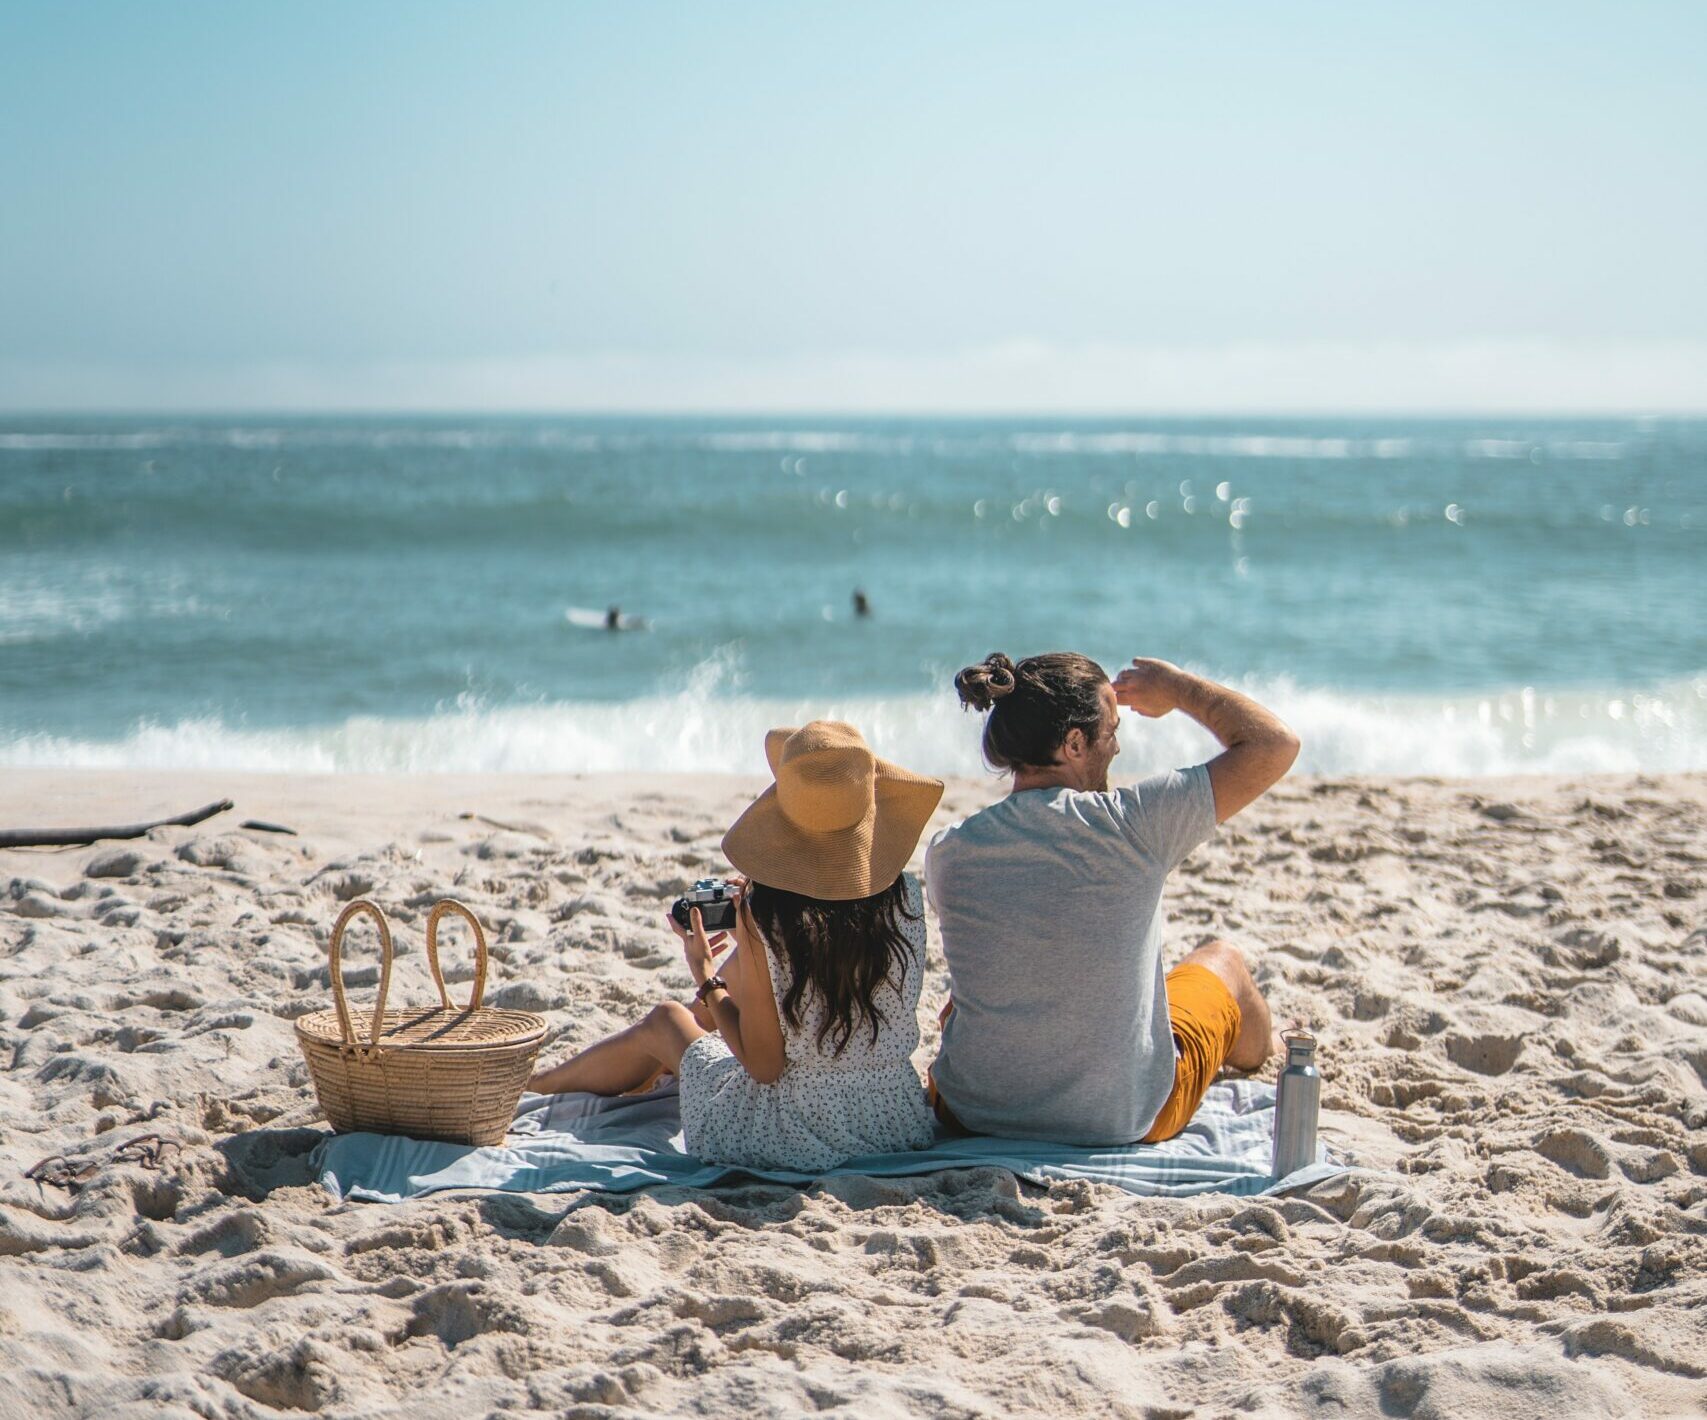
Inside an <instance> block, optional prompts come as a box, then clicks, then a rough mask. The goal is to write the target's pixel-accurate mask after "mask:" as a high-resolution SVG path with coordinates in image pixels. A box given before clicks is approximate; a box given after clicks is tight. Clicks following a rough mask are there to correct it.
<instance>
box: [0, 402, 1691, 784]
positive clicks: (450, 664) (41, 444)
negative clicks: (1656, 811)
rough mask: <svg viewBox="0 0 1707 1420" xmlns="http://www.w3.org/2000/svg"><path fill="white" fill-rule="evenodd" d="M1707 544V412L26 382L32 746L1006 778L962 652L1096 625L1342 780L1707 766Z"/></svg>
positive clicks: (5, 673) (226, 759)
mask: <svg viewBox="0 0 1707 1420" xmlns="http://www.w3.org/2000/svg"><path fill="white" fill-rule="evenodd" d="M1704 535H1707V421H1688V420H1672V419H1644V420H1633V419H1625V420H1560V419H1547V420H1537V419H1503V420H1502V419H1476V420H1445V419H1439V420H1435V419H1417V418H1391V419H1326V418H1321V419H1286V420H1273V419H1237V420H1231V419H1200V420H1158V419H1127V420H1112V419H1110V420H1072V421H1059V420H1049V419H1024V420H1018V419H1016V420H992V419H971V418H968V419H906V420H900V419H897V420H874V419H845V418H821V419H810V418H788V419H756V418H716V419H712V418H688V417H682V418H453V417H434V418H416V417H396V418H384V417H367V418H335V419H334V418H254V419H233V418H209V419H199V418H198V419H158V418H121V417H103V418H82V417H77V418H72V417H63V416H62V417H41V418H31V419H18V418H6V419H0V765H9V766H24V765H32V766H107V767H117V766H124V767H195V768H204V767H229V768H233V769H238V768H241V769H259V770H278V771H317V772H324V771H372V770H386V771H436V770H454V771H485V770H506V771H524V772H525V771H546V770H566V771H581V770H585V771H609V770H647V771H666V772H681V771H714V772H715V771H734V772H755V773H756V772H759V771H761V770H762V769H763V765H764V761H763V756H762V752H761V748H760V743H761V738H762V734H763V731H764V730H765V729H766V728H768V727H770V726H772V725H777V724H798V723H800V722H802V721H804V720H806V719H810V718H813V717H822V716H833V717H839V718H845V719H849V720H852V721H853V722H854V723H855V724H857V725H859V726H860V728H861V729H862V730H864V731H865V733H866V735H867V737H868V738H869V739H870V740H871V741H872V743H873V745H874V746H875V747H876V748H877V749H878V751H879V752H880V753H882V754H886V755H888V756H890V757H892V758H894V759H897V760H899V761H901V762H902V763H904V764H907V765H909V766H910V767H914V768H917V769H921V770H925V771H928V772H936V773H966V774H972V773H978V772H979V760H978V753H977V732H978V722H977V720H976V719H975V718H974V717H972V716H970V715H966V714H963V713H962V712H960V711H959V709H958V706H957V703H956V701H955V698H954V694H953V691H952V688H951V680H952V677H953V674H954V672H955V670H956V669H958V668H959V667H960V666H961V665H963V664H965V663H967V662H968V661H971V660H975V659H978V658H981V657H982V656H983V655H984V654H985V653H987V652H990V651H994V650H1001V651H1006V652H1007V653H1009V654H1010V655H1013V656H1015V657H1016V658H1017V657H1019V656H1021V655H1024V654H1028V653H1032V652H1037V651H1043V650H1051V649H1074V650H1080V651H1084V652H1086V653H1087V654H1089V655H1092V656H1094V657H1096V658H1097V659H1098V660H1100V661H1101V662H1102V663H1103V664H1104V665H1106V666H1108V667H1109V668H1110V669H1111V670H1113V669H1115V668H1117V667H1118V666H1120V665H1121V664H1123V663H1124V662H1125V661H1126V660H1127V659H1128V658H1130V657H1132V656H1139V655H1144V656H1160V657H1164V658H1166V659H1169V660H1173V661H1177V662H1179V663H1180V664H1182V665H1186V666H1189V667H1191V668H1193V669H1195V670H1198V671H1200V672H1202V673H1204V674H1207V675H1210V676H1213V677H1215V678H1216V679H1219V680H1223V681H1226V682H1228V683H1230V684H1232V685H1235V686H1237V687H1240V688H1242V689H1245V690H1247V691H1248V692H1250V693H1252V694H1254V695H1256V696H1257V697H1258V698H1259V699H1262V700H1263V701H1265V702H1266V703H1268V704H1270V705H1272V706H1273V707H1274V708H1276V709H1277V710H1278V711H1279V712H1280V713H1281V714H1282V715H1284V716H1285V717H1286V718H1287V719H1288V720H1289V721H1290V722H1291V723H1292V724H1293V726H1294V727H1295V728H1296V729H1297V730H1298V732H1299V734H1300V735H1301V737H1302V739H1303V742H1304V749H1303V754H1302V757H1301V762H1300V768H1301V769H1302V770H1303V771H1306V772H1316V773H1379V774H1425V775H1486V774H1500V773H1530V772H1537V773H1540V772H1546V773H1551V772H1579V771H1598V770H1616V771H1631V770H1645V771H1665V770H1688V769H1697V770H1699V769H1707V618H1704V614H1703V613H1704V610H1707V599H1704V597H1703V591H1704V578H1703V566H1704V563H1703V558H1702V550H1703V539H1704ZM856 589H859V590H862V591H863V592H864V593H865V595H866V598H867V599H868V603H869V607H870V615H869V616H865V617H860V616H856V615H855V613H854V609H853V594H854V592H855V590H856ZM613 605H615V606H620V608H621V609H622V613H623V615H624V616H625V617H626V618H628V619H629V623H630V625H631V628H632V629H629V630H625V631H622V632H611V631H608V630H606V629H605V626H604V618H605V612H606V609H607V608H608V607H611V606H613ZM1122 744H1123V754H1122V757H1121V759H1120V760H1119V761H1117V763H1116V766H1115V770H1116V777H1117V778H1130V777H1132V776H1134V775H1136V774H1138V773H1140V772H1143V771H1145V770H1148V769H1151V768H1154V767H1159V766H1162V765H1165V764H1168V763H1174V762H1184V761H1186V760H1188V759H1191V758H1194V757H1200V756H1201V755H1203V754H1206V753H1207V752H1208V751H1209V750H1210V748H1211V747H1212V745H1211V742H1210V741H1209V739H1208V737H1207V736H1206V735H1205V734H1204V733H1203V732H1202V731H1201V730H1199V729H1198V728H1197V727H1195V726H1192V725H1190V724H1189V723H1186V722H1184V721H1183V720H1182V718H1181V717H1179V716H1172V717H1169V718H1168V719H1167V720H1165V721H1160V722H1134V723H1133V724H1131V725H1130V726H1129V727H1127V728H1126V729H1125V730H1124V731H1123V734H1122Z"/></svg>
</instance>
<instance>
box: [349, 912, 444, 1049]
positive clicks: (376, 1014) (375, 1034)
mask: <svg viewBox="0 0 1707 1420" xmlns="http://www.w3.org/2000/svg"><path fill="white" fill-rule="evenodd" d="M363 913H366V914H367V915H368V916H370V917H372V918H373V921H374V925H375V926H376V927H378V928H379V951H380V967H379V1000H377V1001H376V1002H374V1007H373V1026H372V1028H371V1029H370V1030H369V1031H368V1042H367V1048H368V1049H369V1050H373V1049H375V1048H377V1047H378V1045H379V1031H380V1026H381V1025H382V1024H383V1023H384V1021H385V996H386V992H388V991H389V990H390V989H391V928H390V926H389V925H387V923H386V920H385V914H384V913H383V912H381V911H380V910H379V908H378V906H376V905H375V904H374V903H371V902H369V901H368V900H367V899H366V898H365V897H358V898H357V899H356V900H355V901H354V902H352V903H350V904H349V905H348V906H347V907H345V908H344V910H343V911H342V912H340V913H339V914H338V921H337V923H336V924H335V925H334V926H333V928H332V943H331V945H330V946H329V947H327V949H326V954H327V956H328V957H329V958H330V959H331V968H332V1001H333V1004H334V1005H336V1006H337V1008H338V1028H339V1030H341V1031H342V1032H343V1035H344V1044H345V1046H347V1047H353V1046H354V1045H355V1043H356V1032H355V1028H354V1027H353V1026H352V1025H351V1024H350V1003H349V1002H348V1001H347V1000H346V999H345V997H344V973H343V968H342V966H341V965H340V963H339V955H338V948H339V947H340V946H341V945H342V943H343V940H344V929H345V928H346V927H348V926H349V925H350V922H351V920H352V919H353V918H356V917H359V916H361V915H362V914H363ZM440 989H441V991H442V989H443V988H440Z"/></svg>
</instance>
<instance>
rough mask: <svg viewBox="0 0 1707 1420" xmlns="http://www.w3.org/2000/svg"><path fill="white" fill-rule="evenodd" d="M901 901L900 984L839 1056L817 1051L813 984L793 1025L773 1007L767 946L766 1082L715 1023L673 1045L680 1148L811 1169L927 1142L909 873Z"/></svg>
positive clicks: (783, 969)
mask: <svg viewBox="0 0 1707 1420" xmlns="http://www.w3.org/2000/svg"><path fill="white" fill-rule="evenodd" d="M906 902H907V910H908V912H910V913H913V914H915V917H914V919H913V920H907V919H904V918H903V919H901V928H902V932H903V934H904V935H905V936H906V939H907V944H908V946H909V947H910V948H911V950H910V951H909V952H908V953H907V954H906V970H905V974H904V976H903V978H902V982H901V988H900V990H899V991H897V990H896V989H895V986H894V983H893V981H888V982H885V983H884V984H883V986H882V987H880V988H879V990H878V993H877V997H876V1004H877V1006H878V1007H879V1008H880V1009H881V1010H882V1012H883V1022H882V1024H881V1025H879V1026H878V1029H877V1039H876V1041H875V1042H874V1041H873V1040H872V1038H871V1030H870V1027H869V1026H868V1025H865V1024H864V1023H860V1024H857V1025H856V1026H855V1028H854V1033H853V1035H852V1036H851V1037H849V1039H848V1043H847V1047H846V1048H845V1049H844V1050H843V1051H842V1053H841V1054H840V1055H832V1054H830V1046H829V1045H828V1044H827V1043H826V1045H825V1046H824V1047H823V1048H822V1049H820V1048H819V1045H818V1041H817V1034H818V1024H819V1022H820V1021H821V1020H822V1019H823V1015H824V1003H823V1001H822V1000H821V999H820V998H819V997H818V995H817V993H816V992H813V993H810V994H808V996H807V997H806V1000H805V1002H804V1003H803V1005H804V1009H803V1011H802V1013H801V1014H802V1020H801V1023H800V1025H799V1026H791V1025H790V1024H789V1021H788V1017H787V1016H786V1015H784V1014H783V1010H782V999H783V997H784V996H785V995H786V994H787V992H788V988H789V984H790V981H791V979H792V978H791V976H790V974H789V969H788V963H787V962H786V961H785V960H783V959H781V958H779V957H778V955H777V954H776V953H775V952H771V953H769V961H770V974H771V989H772V991H773V992H774V994H775V996H776V1001H777V1019H778V1020H779V1021H780V1023H781V1025H782V1039H783V1044H784V1046H785V1047H786V1049H787V1055H788V1063H787V1064H786V1065H785V1066H784V1067H783V1071H782V1074H781V1075H780V1076H779V1077H778V1078H777V1079H776V1081H775V1082H774V1083H772V1084H769V1085H762V1084H760V1083H759V1082H758V1081H757V1080H755V1079H754V1078H753V1077H752V1076H751V1075H749V1074H748V1073H747V1072H746V1070H745V1069H744V1068H742V1065H741V1062H740V1061H739V1060H737V1059H736V1058H735V1057H734V1055H733V1054H731V1053H730V1050H729V1047H728V1046H727V1045H725V1044H724V1042H723V1037H722V1036H721V1035H718V1034H717V1033H716V1032H715V1031H714V1032H712V1033H711V1034H710V1035H705V1036H701V1037H700V1038H699V1039H698V1040H696V1041H694V1043H693V1044H692V1045H690V1046H688V1048H687V1049H686V1050H685V1051H683V1052H682V1064H681V1069H680V1071H679V1072H678V1076H679V1079H680V1082H681V1110H682V1133H683V1135H684V1136H685V1142H686V1145H687V1150H688V1152H689V1153H690V1154H697V1155H698V1156H699V1157H700V1158H702V1159H705V1160H706V1161H707V1162H710V1163H718V1164H733V1165H737V1166H740V1167H745V1168H771V1169H788V1170H793V1171H795V1172H799V1173H814V1172H817V1171H818V1170H821V1169H828V1168H834V1167H835V1166H836V1165H837V1164H840V1163H843V1162H845V1161H846V1160H848V1159H851V1158H856V1157H858V1156H859V1155H861V1154H887V1153H896V1152H899V1151H901V1150H905V1149H922V1148H924V1147H925V1145H927V1144H929V1143H930V1142H931V1138H932V1136H933V1132H934V1126H933V1119H932V1115H931V1108H930V1105H929V1104H928V1103H927V1102H926V1100H925V1091H924V1087H923V1086H922V1085H921V1084H920V1083H919V1077H918V1074H917V1072H916V1071H915V1070H914V1069H913V1062H912V1058H911V1057H912V1054H913V1051H914V1050H916V1049H917V1048H918V1044H919V1019H918V1008H919V992H920V990H921V989H922V988H923V985H924V971H925V920H924V901H923V897H922V895H921V893H920V892H919V885H918V883H917V882H916V881H915V880H914V879H913V878H912V876H911V875H909V876H908V877H907V879H906Z"/></svg>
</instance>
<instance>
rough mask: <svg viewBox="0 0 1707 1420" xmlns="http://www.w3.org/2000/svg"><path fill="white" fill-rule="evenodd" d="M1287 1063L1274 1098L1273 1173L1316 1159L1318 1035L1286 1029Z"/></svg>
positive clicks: (1292, 1170) (1319, 1103) (1290, 1170)
mask: <svg viewBox="0 0 1707 1420" xmlns="http://www.w3.org/2000/svg"><path fill="white" fill-rule="evenodd" d="M1280 1038H1281V1040H1282V1041H1283V1042H1284V1043H1285V1045H1286V1063H1285V1065H1283V1066H1282V1067H1281V1071H1280V1079H1279V1081H1278V1082H1277V1085H1276V1089H1275V1099H1274V1176H1275V1177H1276V1178H1285V1177H1286V1176H1287V1174H1290V1173H1296V1172H1298V1170H1299V1169H1301V1168H1304V1167H1306V1166H1307V1165H1309V1164H1313V1163H1315V1162H1316V1117H1317V1115H1318V1114H1319V1113H1320V1112H1321V1107H1322V1077H1321V1076H1320V1075H1319V1074H1317V1073H1316V1037H1315V1036H1313V1035H1311V1034H1310V1032H1309V1031H1305V1030H1292V1031H1285V1032H1283V1033H1282V1035H1281V1037H1280Z"/></svg>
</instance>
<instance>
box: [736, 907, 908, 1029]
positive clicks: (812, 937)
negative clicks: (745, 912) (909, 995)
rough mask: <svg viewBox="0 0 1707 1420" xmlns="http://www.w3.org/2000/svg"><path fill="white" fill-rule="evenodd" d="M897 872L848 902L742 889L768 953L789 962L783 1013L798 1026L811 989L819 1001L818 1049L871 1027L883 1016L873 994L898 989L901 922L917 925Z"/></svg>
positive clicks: (903, 946) (902, 961)
mask: <svg viewBox="0 0 1707 1420" xmlns="http://www.w3.org/2000/svg"><path fill="white" fill-rule="evenodd" d="M906 884H907V879H906V875H905V874H903V875H902V876H901V877H898V878H896V879H895V881H894V882H893V883H891V884H890V885H889V886H888V887H886V888H885V889H884V890H883V891H882V892H880V893H877V894H875V895H874V896H872V897H860V898H855V899H854V900H852V901H851V902H826V901H823V900H822V899H820V898H816V897H804V896H802V895H801V894H800V893H795V892H784V891H783V890H782V889H781V888H773V887H766V886H765V885H764V884H763V883H754V884H752V886H751V887H750V888H749V889H748V891H747V903H748V905H749V906H750V907H751V908H752V910H753V920H754V921H755V922H756V923H757V924H758V926H759V930H760V931H761V932H763V933H764V936H765V941H766V942H767V943H768V944H769V946H770V949H771V951H772V952H774V953H776V954H777V955H779V956H782V957H784V958H786V959H787V961H788V966H789V972H790V976H791V978H792V979H791V980H790V982H789V985H788V991H787V993H786V994H785V995H784V996H783V998H782V1013H783V1015H784V1016H785V1017H787V1019H788V1023H789V1024H790V1025H791V1026H793V1027H794V1028H795V1029H796V1030H798V1029H799V1028H800V1024H801V1022H802V1021H803V1020H804V1019H805V1016H806V997H807V993H808V992H809V991H815V992H817V994H818V996H819V997H820V998H821V999H822V1000H823V1002H824V1019H823V1020H822V1022H820V1023H819V1026H818V1047H819V1049H822V1048H823V1046H824V1043H825V1042H826V1041H829V1042H830V1045H831V1052H830V1053H831V1054H833V1055H840V1054H841V1053H842V1052H843V1051H844V1050H846V1049H847V1045H848V1042H849V1041H850V1040H852V1039H853V1033H854V1031H855V1030H856V1029H858V1028H859V1027H862V1026H863V1027H866V1028H868V1029H869V1030H870V1031H871V1042H872V1044H873V1045H875V1044H876V1043H877V1031H878V1027H879V1026H881V1025H884V1024H886V1023H887V1022H886V1017H885V1016H884V1014H883V1011H882V1010H881V1008H880V1007H879V1006H878V1004H877V1000H876V997H877V992H878V990H879V989H880V988H881V987H882V985H883V983H884V982H886V981H888V982H891V984H893V985H894V987H895V989H896V990H897V991H899V990H900V989H901V985H902V983H903V982H904V981H905V980H906V974H907V957H908V956H909V955H910V954H911V953H912V951H913V946H912V943H910V942H909V941H908V940H907V938H906V935H905V933H904V932H903V931H902V927H901V924H902V922H904V921H905V922H916V921H918V920H919V919H918V917H917V916H915V915H914V914H913V913H912V912H911V911H909V910H908V907H907V886H906Z"/></svg>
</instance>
